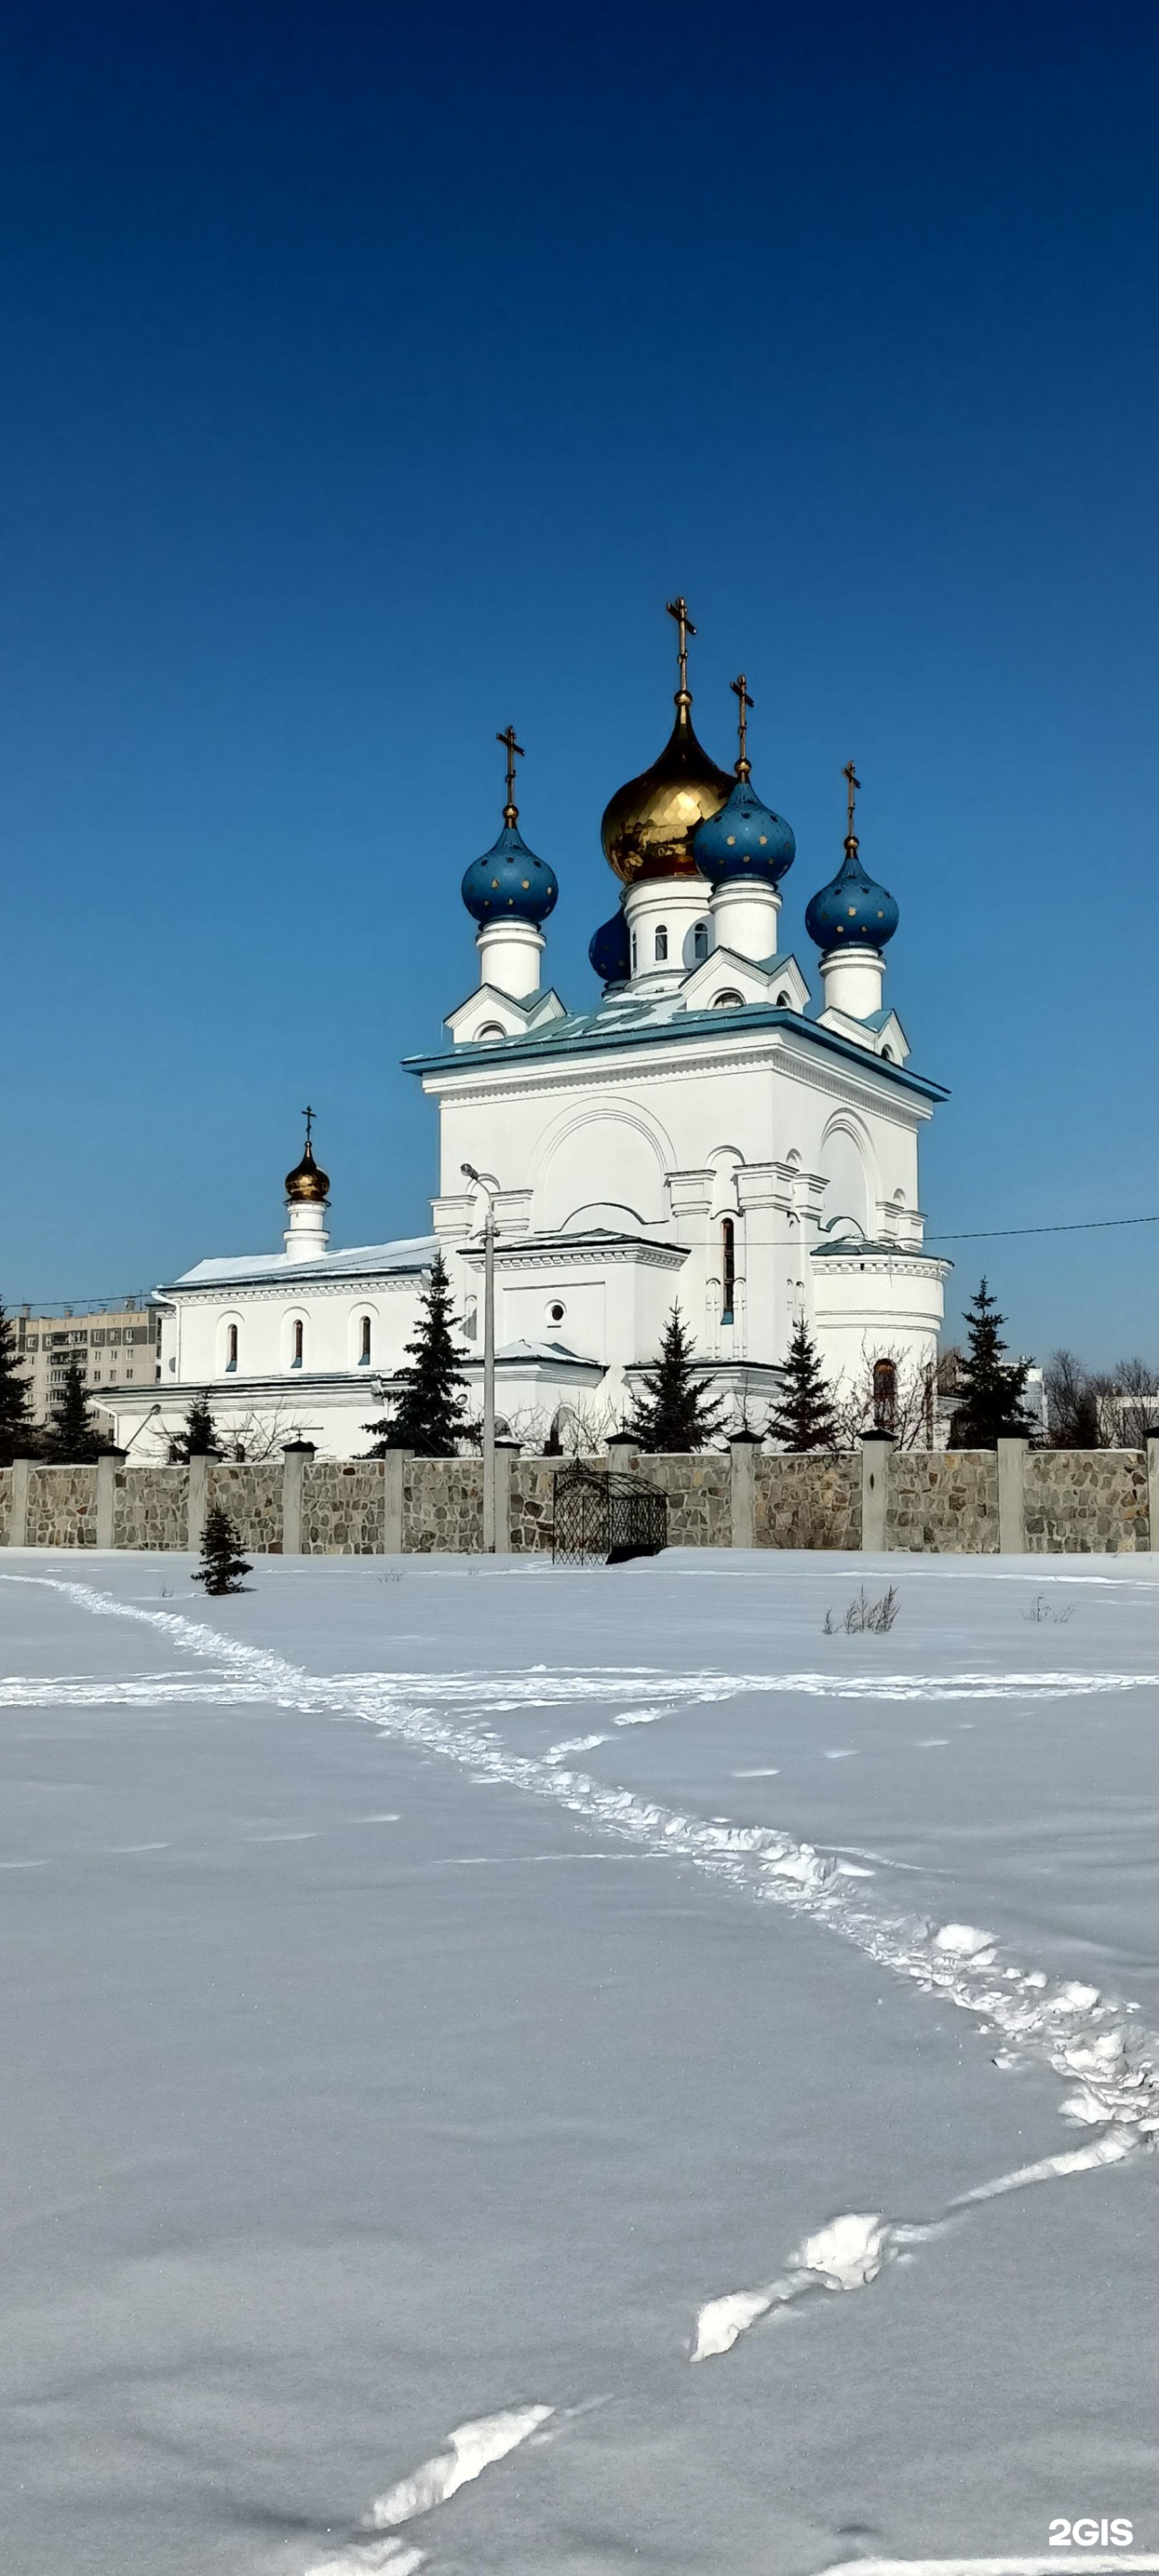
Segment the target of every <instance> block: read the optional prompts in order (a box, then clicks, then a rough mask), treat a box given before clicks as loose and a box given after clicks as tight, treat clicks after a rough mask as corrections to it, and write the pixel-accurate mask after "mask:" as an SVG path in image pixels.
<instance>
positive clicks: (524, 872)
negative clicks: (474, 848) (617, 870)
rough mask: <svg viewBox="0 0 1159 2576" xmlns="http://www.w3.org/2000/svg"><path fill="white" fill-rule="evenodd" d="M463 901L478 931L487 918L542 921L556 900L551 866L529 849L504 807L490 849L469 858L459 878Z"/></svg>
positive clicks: (512, 810) (511, 813)
mask: <svg viewBox="0 0 1159 2576" xmlns="http://www.w3.org/2000/svg"><path fill="white" fill-rule="evenodd" d="M463 901H464V903H465V904H466V907H467V910H468V912H469V913H470V914H471V915H472V917H473V919H474V920H475V921H477V922H478V924H479V927H480V929H481V930H485V929H486V927H487V924H488V922H491V921H533V922H535V923H536V924H537V925H538V923H539V922H541V921H546V919H547V916H548V913H549V912H554V910H555V907H556V904H557V903H558V901H559V885H558V882H557V880H556V874H555V870H554V868H550V867H549V866H548V864H547V861H546V859H537V858H536V856H535V852H534V851H533V850H529V849H528V846H527V843H526V841H525V840H524V838H523V835H522V833H521V831H520V830H519V827H518V824H517V822H516V819H515V808H514V807H513V806H510V805H509V806H507V807H506V808H505V811H504V816H503V829H502V831H501V833H500V835H499V838H498V840H497V841H496V843H495V847H494V849H493V850H487V851H485V852H484V855H483V857H482V858H481V859H472V861H471V865H470V867H469V868H468V870H467V873H466V875H465V877H464V879H463Z"/></svg>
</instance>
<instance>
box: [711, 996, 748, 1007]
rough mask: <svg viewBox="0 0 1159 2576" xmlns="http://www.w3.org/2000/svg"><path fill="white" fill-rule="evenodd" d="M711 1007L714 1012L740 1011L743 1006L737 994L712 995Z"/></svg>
mask: <svg viewBox="0 0 1159 2576" xmlns="http://www.w3.org/2000/svg"><path fill="white" fill-rule="evenodd" d="M712 1007H713V1010H714V1011H741V1010H743V1009H744V1004H743V1002H742V1000H741V997H740V994H739V993H714V994H713V997H712Z"/></svg>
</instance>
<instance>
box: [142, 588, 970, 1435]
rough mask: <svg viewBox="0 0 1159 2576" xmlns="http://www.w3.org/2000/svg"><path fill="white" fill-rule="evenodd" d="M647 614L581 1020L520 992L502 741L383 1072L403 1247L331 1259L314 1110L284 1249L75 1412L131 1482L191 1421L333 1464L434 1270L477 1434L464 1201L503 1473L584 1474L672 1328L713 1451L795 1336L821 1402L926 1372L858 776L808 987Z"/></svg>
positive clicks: (767, 828)
mask: <svg viewBox="0 0 1159 2576" xmlns="http://www.w3.org/2000/svg"><path fill="white" fill-rule="evenodd" d="M669 614H670V615H671V616H672V618H673V620H674V624H675V642H676V665H677V677H678V687H677V689H676V694H675V708H676V714H675V722H674V724H673V727H672V731H671V733H670V735H669V738H668V741H667V742H666V744H665V745H664V748H663V750H662V751H661V753H660V755H659V757H658V759H656V760H654V761H653V763H652V765H651V767H650V768H648V769H645V770H644V771H643V772H642V774H641V775H640V776H639V777H638V778H633V779H630V780H629V782H628V784H627V785H626V786H624V787H621V788H619V789H618V790H617V792H616V794H615V795H614V796H613V797H612V799H611V801H610V803H609V804H608V806H607V807H606V809H605V812H604V816H603V823H602V827H601V830H602V840H603V850H604V856H605V858H606V860H607V863H608V866H609V868H610V870H611V872H612V875H613V877H614V879H615V880H616V883H617V889H618V893H617V901H616V904H615V907H614V909H613V911H612V913H611V916H610V918H609V919H608V920H607V921H606V922H604V923H603V924H602V925H601V926H600V928H599V929H597V930H596V932H595V934H594V936H593V938H592V940H591V944H590V948H589V955H590V958H591V963H592V967H593V969H594V973H595V976H596V978H597V980H598V983H599V985H600V987H601V991H600V994H599V998H598V1000H595V1001H592V1002H591V1003H590V1004H589V1005H588V1006H587V1007H583V1006H581V1007H580V1008H579V1009H574V1010H573V1009H569V1008H568V1007H567V1005H566V1004H565V1003H564V1001H563V1000H562V999H561V997H560V995H559V994H558V993H557V992H556V990H555V988H554V986H553V985H552V984H551V982H550V980H548V978H547V977H546V975H545V971H544V970H545V960H546V950H547V940H546V936H545V924H546V923H547V922H548V921H549V919H550V916H551V913H552V911H553V910H554V907H555V903H556V900H557V895H558V884H557V880H556V877H555V874H554V871H553V869H552V867H551V866H550V863H549V862H548V860H546V859H544V858H541V857H539V856H537V855H536V853H535V852H534V851H533V850H532V849H531V848H530V847H529V845H528V843H527V841H526V840H525V838H524V836H523V833H522V832H521V830H520V824H519V809H518V805H517V803H516V762H517V760H518V759H519V758H521V757H522V752H521V749H520V746H519V744H518V743H517V742H516V739H515V734H514V730H513V728H511V727H510V726H509V727H508V729H507V732H506V733H505V734H501V735H500V736H499V741H500V743H501V744H502V745H503V746H504V748H505V752H506V762H507V785H506V801H505V803H504V806H503V821H502V828H501V830H500V832H499V836H498V839H497V840H496V841H495V843H494V845H493V847H492V848H491V849H489V850H488V851H487V852H486V853H485V854H484V856H483V857H481V858H478V859H476V860H474V861H473V862H472V864H471V865H470V866H469V867H468V868H467V871H466V874H465V876H464V878H463V881H462V900H463V903H464V905H465V907H466V910H467V913H468V915H469V916H470V918H471V920H472V922H473V923H474V925H475V952H476V958H477V967H478V980H477V983H476V985H475V988H474V990H473V991H472V992H470V993H469V994H468V995H467V997H466V999H465V1000H463V1001H460V1002H459V1003H458V1004H457V1005H456V1006H455V1007H454V1009H452V1010H451V1011H450V1012H449V1014H448V1016H447V1019H446V1022H445V1028H446V1044H445V1045H444V1046H443V1047H442V1048H441V1049H440V1051H439V1052H438V1053H437V1054H434V1055H428V1056H421V1057H412V1058H410V1059H408V1060H407V1063H406V1067H405V1069H406V1071H407V1072H408V1073H410V1074H411V1075H412V1076H413V1077H414V1079H415V1080H417V1081H419V1082H421V1084H422V1086H423V1090H424V1091H425V1092H426V1093H428V1094H429V1095H430V1097H431V1098H433V1099H434V1100H435V1101H437V1103H438V1113H439V1187H438V1194H437V1196H436V1197H434V1198H433V1199H432V1201H431V1218H432V1227H431V1232H430V1234H429V1235H424V1236H421V1237H418V1238H414V1239H406V1240H402V1241H390V1242H384V1243H374V1244H365V1245H360V1246H356V1247H354V1248H353V1249H350V1250H335V1249H333V1248H332V1246H331V1240H330V1233H329V1229H328V1225H327V1217H328V1212H329V1199H330V1183H329V1179H328V1177H327V1175H326V1173H325V1172H324V1171H323V1170H322V1169H321V1166H320V1164H319V1163H318V1161H317V1159H316V1156H315V1152H314V1146H313V1139H312V1133H311V1129H312V1123H313V1121H312V1113H311V1114H310V1115H309V1116H308V1118H307V1137H306V1149H305V1152H304V1154H303V1155H302V1158H301V1160H300V1161H299V1162H298V1163H297V1164H296V1165H295V1166H294V1169H293V1170H292V1171H291V1172H290V1173H289V1174H288V1175H287V1178H286V1184H285V1198H286V1221H285V1228H284V1232H283V1236H282V1248H281V1250H280V1251H262V1252H256V1253H252V1254H239V1255H233V1256H228V1257H225V1258H221V1257H213V1258H211V1259H207V1260H205V1261H201V1262H199V1263H198V1264H197V1265H196V1267H195V1268H194V1269H192V1270H189V1271H186V1272H184V1273H183V1275H182V1276H181V1277H180V1278H178V1279H175V1280H173V1281H171V1282H169V1283H168V1284H167V1285H165V1286H163V1287H161V1288H159V1289H158V1290H157V1292H156V1301H157V1304H158V1306H159V1308H160V1312H161V1340H160V1367H159V1372H158V1375H159V1383H157V1384H155V1385H154V1386H153V1387H152V1388H144V1387H143V1388H128V1387H124V1388H118V1387H113V1388H111V1389H109V1391H108V1393H107V1395H105V1396H104V1397H103V1399H102V1410H103V1412H104V1414H105V1415H106V1416H107V1417H109V1416H111V1428H112V1431H113V1436H114V1438H115V1439H116V1441H117V1442H118V1444H119V1445H121V1446H122V1447H124V1446H127V1445H128V1443H129V1442H130V1441H131V1440H133V1439H134V1437H135V1435H136V1434H137V1433H139V1432H144V1433H145V1435H146V1436H145V1437H144V1438H143V1440H142V1446H141V1450H140V1451H139V1452H138V1454H139V1455H146V1454H147V1455H151V1456H156V1455H157V1454H159V1452H158V1443H159V1442H165V1441H167V1439H168V1437H169V1436H170V1434H171V1433H172V1432H174V1431H177V1430H178V1429H179V1428H180V1427H181V1425H182V1423H183V1421H184V1418H185V1415H186V1413H187V1411H188V1407H189V1404H190V1402H191V1400H192V1398H193V1397H194V1396H195V1395H202V1394H205V1393H206V1392H208V1394H209V1398H210V1404H211V1409H212V1412H213V1416H214V1420H215V1422H216V1424H217V1426H218V1431H219V1434H220V1436H221V1437H222V1438H223V1439H224V1440H226V1441H228V1442H229V1443H230V1444H231V1445H233V1444H235V1443H236V1444H237V1445H239V1446H240V1447H241V1449H242V1450H243V1451H244V1452H245V1454H246V1455H247V1456H250V1457H253V1456H255V1455H257V1456H260V1455H262V1454H268V1453H270V1452H272V1451H274V1450H276V1448H277V1447H278V1446H280V1444H281V1443H282V1442H283V1441H286V1440H292V1439H302V1440H308V1441H311V1442H312V1443H313V1444H314V1446H315V1448H316V1449H317V1450H318V1451H319V1452H320V1453H321V1454H323V1455H328V1456H332V1457H355V1456H358V1455H359V1454H360V1453H362V1452H364V1451H365V1450H366V1449H367V1448H368V1446H369V1441H368V1437H367V1432H366V1429H365V1425H366V1424H367V1422H368V1421H369V1420H370V1419H372V1418H373V1416H374V1415H375V1413H376V1412H377V1411H379V1410H380V1409H381V1406H382V1403H383V1401H384V1399H385V1400H387V1401H388V1400H389V1395H390V1389H391V1385H392V1381H393V1380H394V1375H395V1371H396V1370H397V1369H398V1367H399V1366H400V1364H401V1363H402V1362H403V1360H404V1345H405V1344H406V1342H407V1341H408V1339H409V1338H410V1336H411V1334H412V1332H413V1329H414V1325H415V1321H416V1315H417V1301H418V1297H419V1293H420V1291H421V1288H422V1285H423V1281H424V1279H425V1278H426V1276H427V1275H428V1273H429V1270H430V1265H431V1262H432V1260H433V1259H434V1257H435V1254H436V1252H437V1251H438V1249H439V1248H440V1247H441V1249H442V1252H443V1254H444V1257H445V1259H446V1263H447V1267H448V1271H449V1273H450V1277H451V1282H452V1287H453V1290H454V1294H455V1301H456V1311H457V1313H458V1315H459V1317H460V1318H461V1327H460V1330H461V1339H462V1344H463V1349H464V1352H465V1354H466V1357H465V1362H464V1366H465V1372H466V1375H467V1378H468V1381H469V1385H470V1392H471V1398H472V1402H473V1404H474V1405H475V1406H476V1407H477V1406H478V1405H479V1403H480V1401H481V1378H482V1344H483V1327H482V1281H483V1254H482V1222H483V1217H484V1215H485V1212H486V1206H487V1204H488V1202H490V1203H491V1205H492V1206H493V1209H494V1222H495V1341H496V1406H497V1412H498V1415H499V1418H500V1421H501V1424H502V1425H503V1426H505V1427H506V1428H507V1430H508V1431H509V1433H510V1434H511V1435H512V1436H513V1437H514V1438H516V1439H518V1440H520V1441H521V1442H522V1443H523V1444H524V1445H525V1446H530V1447H535V1448H542V1447H543V1445H544V1444H545V1442H546V1441H547V1440H548V1438H549V1437H551V1435H552V1432H553V1429H554V1431H555V1433H556V1436H559V1435H560V1433H562V1432H566V1431H568V1430H569V1429H570V1430H572V1431H573V1433H574V1431H575V1430H576V1428H577V1427H578V1431H579V1434H580V1436H581V1437H582V1438H583V1439H584V1441H585V1444H586V1443H590V1444H591V1445H593V1446H599V1445H601V1444H602V1441H603V1440H604V1439H605V1438H606V1437H607V1435H608V1433H609V1432H610V1431H612V1430H614V1429H615V1428H616V1427H617V1425H618V1424H619V1422H620V1420H621V1419H622V1417H623V1414H624V1411H625V1409H626V1407H627V1406H628V1405H629V1403H630V1400H631V1395H632V1391H633V1389H634V1388H635V1387H636V1386H638V1384H639V1381H640V1378H641V1376H642V1375H643V1373H644V1372H645V1371H646V1370H647V1369H649V1368H650V1367H651V1366H652V1364H653V1363H654V1361H655V1358H656V1354H657V1351H658V1347H659V1343H660V1338H661V1334H662V1332H663V1329H664V1326H665V1323H666V1321H667V1319H668V1317H669V1315H670V1313H671V1310H672V1308H673V1306H674V1305H676V1306H679V1309H680V1313H681V1315H682V1317H683V1319H684V1322H685V1324H686V1325H687V1326H688V1328H689V1330H690V1332H691V1334H692V1336H693V1338H694V1342H695V1347H696V1357H697V1362H698V1365H699V1366H700V1368H701V1369H702V1371H703V1373H704V1375H705V1376H706V1377H708V1378H709V1379H710V1380H711V1381H712V1383H713V1387H714V1391H715V1392H717V1393H718V1394H720V1395H721V1396H723V1397H724V1399H725V1402H726V1417H725V1418H726V1421H727V1422H728V1423H729V1424H731V1425H732V1426H733V1427H739V1426H742V1425H743V1426H746V1427H750V1428H752V1429H759V1428H760V1427H761V1425H762V1423H763V1421H764V1419H765V1415H766V1413H767V1410H768V1406H769V1403H770V1401H771V1400H772V1399H773V1398H774V1397H775V1394H776V1391H777V1388H778V1385H779V1383H780V1376H781V1367H782V1364H783V1361H784V1358H785V1353H786V1350H787V1347H788V1343H789V1339H790V1336H791V1334H792V1332H793V1330H794V1327H795V1325H796V1324H797V1322H798V1320H799V1319H800V1318H802V1317H803V1318H804V1320H805V1322H806V1324H807V1326H808V1328H809V1330H810V1332H811V1333H812V1335H813V1337H814V1339H815V1341H816V1344H817V1348H818V1351H819V1354H820V1358H821V1361H822V1365H823V1367H824V1370H825V1373H826V1376H827V1377H828V1379H829V1380H830V1382H831V1384H833V1385H834V1386H835V1387H837V1388H838V1389H839V1390H845V1391H846V1392H849V1391H851V1390H855V1389H857V1388H859V1387H861V1386H863V1385H864V1384H865V1383H866V1381H867V1379H868V1378H869V1377H870V1375H871V1373H872V1370H873V1368H874V1365H875V1363H876V1364H878V1366H879V1368H880V1367H881V1366H882V1365H884V1366H885V1367H886V1370H887V1373H888V1370H889V1369H891V1368H892V1370H894V1371H896V1372H897V1374H898V1376H899V1377H901V1376H902V1375H903V1374H904V1375H905V1376H906V1377H907V1378H908V1379H909V1380H910V1381H911V1382H914V1381H916V1380H917V1379H918V1378H920V1376H921V1375H923V1374H924V1373H925V1372H926V1371H928V1369H929V1367H930V1364H931V1363H932V1362H933V1360H934V1358H935V1356H936V1350H937V1336H938V1330H939V1326H940V1324H941V1319H942V1291H943V1280H944V1277H945V1273H946V1270H947V1267H948V1265H947V1264H946V1263H945V1262H943V1261H941V1260H938V1259H936V1258H934V1257H932V1256H931V1255H930V1254H929V1253H927V1252H926V1251H924V1250H923V1242H922V1236H923V1220H922V1214H921V1206H920V1198H919V1189H918V1139H919V1136H920V1133H921V1131H922V1129H923V1127H924V1126H925V1124H926V1121H927V1120H928V1119H929V1118H930V1117H931V1116H932V1114H933V1111H934V1108H935V1106H936V1104H937V1103H938V1102H939V1101H940V1100H943V1099H944V1098H945V1097H946V1094H945V1092H944V1090H943V1089H942V1088H941V1087H940V1086H939V1085H938V1084H937V1083H935V1082H931V1081H929V1080H928V1079H927V1078H926V1077H925V1076H924V1075H921V1074H918V1073H915V1072H913V1071H912V1070H911V1069H910V1065H909V1061H908V1058H909V1049H908V1046H907V1043H906V1038H905V1033H904V1030H903V1028H902V1025H901V1022H900V1020H899V1019H898V1017H897V1014H896V1013H895V1011H894V1010H893V1009H892V1007H891V1006H890V1004H889V1003H887V1001H886V998H885V974H886V958H885V951H886V949H887V947H888V945H889V943H890V941H891V940H892V939H893V936H894V933H895V931H896V930H897V927H898V907H897V904H896V902H895V900H894V898H893V896H892V895H891V894H889V893H887V891H886V889H885V887H884V886H883V885H880V884H878V883H877V882H876V880H875V878H874V876H873V875H872V874H871V873H870V872H869V871H868V870H867V869H866V867H865V866H864V864H863V862H862V858H861V853H860V845H859V839H858V835H857V832H856V830H855V822H856V793H857V788H858V784H859V782H858V780H857V778H856V776H855V774H854V768H853V763H852V762H849V763H848V765H847V767H846V770H845V778H846V782H847V810H846V825H847V828H846V834H845V842H844V851H843V855H842V859H841V863H840V865H839V867H838V868H837V870H836V872H835V874H834V875H833V876H832V877H831V878H830V880H829V882H828V883H827V884H825V885H823V886H822V887H821V888H820V889H819V891H818V892H817V893H815V894H813V895H812V896H811V898H810V900H809V902H808V904H807V905H806V909H805V916H804V928H805V933H806V936H807V938H808V940H809V941H810V943H811V945H812V946H813V947H814V948H815V949H816V950H817V951H818V952H819V958H818V963H817V966H816V969H815V970H814V971H815V974H816V976H817V978H818V979H819V989H818V988H817V987H815V986H812V985H811V984H810V982H809V980H808V978H807V976H806V973H805V970H804V967H803V966H802V964H801V962H800V960H799V959H798V957H797V956H796V955H795V954H794V953H793V951H792V949H791V948H790V946H789V944H788V941H787V939H786V935H785V930H784V925H783V922H782V908H783V901H784V888H785V885H786V880H787V878H788V876H789V872H790V870H791V868H792V866H793V863H794V859H795V856H796V843H795V840H794V836H793V832H792V829H791V826H790V825H789V824H788V823H787V822H785V821H784V820H783V818H782V817H781V816H780V815H779V814H777V813H776V812H774V810H773V808H772V807H771V806H769V805H766V804H765V803H764V802H763V800H762V798H761V796H760V795H759V794H758V791H757V788H756V787H755V785H754V783H753V777H752V769H751V764H750V761H749V757H748V717H749V713H750V711H751V708H752V704H753V701H752V699H751V698H750V696H749V693H748V689H747V686H746V683H745V680H744V678H743V676H742V677H740V678H738V679H736V680H734V681H733V683H732V687H733V691H734V693H735V696H736V701H737V735H738V749H737V757H736V760H735V763H734V765H733V769H732V772H731V774H730V773H729V772H728V771H726V770H724V769H721V768H718V766H717V764H716V762H715V761H714V760H712V759H711V758H710V757H709V754H708V753H707V752H706V751H705V750H704V749H703V748H702V745H701V744H700V742H699V740H698V738H697V735H696V732H695V729H694V727H693V721H692V696H691V692H690V690H689V686H688V660H689V655H688V645H689V638H690V637H691V636H692V635H694V633H695V628H694V627H693V625H692V623H691V620H690V618H689V615H688V611H687V607H686V605H685V602H684V601H683V600H682V599H678V600H674V601H673V602H671V603H670V608H669Z"/></svg>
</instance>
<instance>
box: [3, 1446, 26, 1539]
mask: <svg viewBox="0 0 1159 2576" xmlns="http://www.w3.org/2000/svg"><path fill="white" fill-rule="evenodd" d="M31 1464H32V1461H31V1459H30V1458H14V1459H13V1461H12V1500H11V1504H10V1507H9V1513H8V1545H9V1547H27V1545H28V1470H29V1467H30V1466H31Z"/></svg>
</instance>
